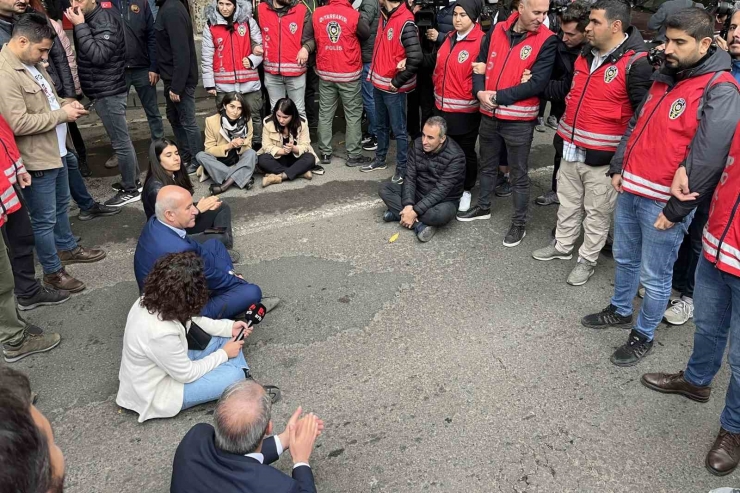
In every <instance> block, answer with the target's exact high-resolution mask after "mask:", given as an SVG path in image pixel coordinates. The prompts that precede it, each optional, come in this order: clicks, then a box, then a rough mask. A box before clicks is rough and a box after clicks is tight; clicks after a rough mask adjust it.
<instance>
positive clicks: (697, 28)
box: [665, 7, 714, 41]
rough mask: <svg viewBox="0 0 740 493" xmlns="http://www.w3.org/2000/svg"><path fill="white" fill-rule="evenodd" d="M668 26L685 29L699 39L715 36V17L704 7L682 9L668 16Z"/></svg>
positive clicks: (666, 24)
mask: <svg viewBox="0 0 740 493" xmlns="http://www.w3.org/2000/svg"><path fill="white" fill-rule="evenodd" d="M665 26H666V28H671V29H678V30H680V31H684V32H685V33H686V34H688V35H689V36H691V37H692V38H694V39H695V40H697V41H700V40H702V39H704V38H712V37H713V36H714V18H713V17H712V16H711V15H709V12H707V11H705V10H704V9H699V8H696V7H690V8H688V9H681V10H679V11H678V12H676V13H675V14H672V15H671V16H670V17H668V21H666V23H665Z"/></svg>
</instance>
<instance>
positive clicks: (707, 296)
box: [684, 255, 740, 433]
mask: <svg viewBox="0 0 740 493" xmlns="http://www.w3.org/2000/svg"><path fill="white" fill-rule="evenodd" d="M694 307H695V308H694V323H695V324H696V331H695V332H694V351H693V352H692V353H691V358H690V359H689V363H688V365H686V372H685V373H684V378H686V381H688V382H689V383H692V384H694V385H698V386H700V387H704V386H706V385H709V384H710V383H712V379H713V378H714V376H715V375H716V374H717V372H718V371H719V369H720V368H721V367H722V358H723V355H724V352H725V346H726V345H727V338H728V336H730V331H732V334H731V337H730V351H729V353H728V356H727V359H728V361H729V363H730V369H731V370H732V375H731V376H730V387H729V389H727V395H726V396H725V408H724V410H723V411H722V416H721V417H720V423H721V424H722V428H724V429H725V430H727V431H729V432H731V433H740V278H738V277H735V276H733V275H731V274H727V273H725V272H722V271H720V270H719V269H716V268H715V267H714V265H712V263H711V262H710V261H708V260H707V259H706V258H705V257H704V255H702V256H701V258H700V259H699V265H697V267H696V284H695V289H694Z"/></svg>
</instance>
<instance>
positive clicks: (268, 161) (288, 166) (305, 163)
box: [257, 152, 316, 180]
mask: <svg viewBox="0 0 740 493" xmlns="http://www.w3.org/2000/svg"><path fill="white" fill-rule="evenodd" d="M315 165H316V156H314V155H313V154H311V153H310V152H305V153H303V154H301V156H300V157H295V155H293V154H288V155H287V156H280V157H279V158H274V157H273V156H272V154H268V153H265V154H260V155H259V157H258V158H257V166H258V167H259V168H260V169H261V170H262V171H263V172H265V173H271V174H274V175H279V174H280V173H285V174H286V175H287V177H288V179H289V180H294V179H295V177H296V176H301V175H302V174H303V173H305V172H306V171H310V170H311V169H312V168H313V167H314V166H315Z"/></svg>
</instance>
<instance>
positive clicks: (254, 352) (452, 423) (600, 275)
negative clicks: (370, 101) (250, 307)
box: [14, 124, 740, 493]
mask: <svg viewBox="0 0 740 493" xmlns="http://www.w3.org/2000/svg"><path fill="white" fill-rule="evenodd" d="M143 125H144V127H145V126H146V125H145V124H143ZM551 138H552V131H548V132H547V134H538V135H537V136H536V141H535V147H534V149H533V152H532V156H531V159H530V162H531V166H532V167H533V168H542V167H544V166H548V165H551V160H552V151H551V148H550V146H549V141H550V139H551ZM337 139H338V140H341V139H342V135H341V134H339V135H338V136H337ZM145 146H146V143H143V144H142V145H140V146H138V148H139V149H142V148H144V147H145ZM342 149H343V147H342ZM390 155H391V156H392V155H393V153H392V152H391V154H390ZM140 156H143V154H142V155H140ZM327 170H328V171H327V174H326V175H325V176H323V177H316V178H314V179H313V180H312V181H310V182H308V181H305V180H301V181H299V182H295V183H288V184H283V185H279V186H273V187H269V188H267V189H264V190H262V189H261V188H260V187H259V186H257V187H256V188H255V190H253V191H251V192H243V191H240V190H237V189H234V190H230V191H229V192H228V193H227V194H225V196H224V200H225V201H227V202H228V203H229V204H230V205H231V207H232V209H233V212H234V223H235V234H236V245H237V249H238V250H239V251H240V252H241V254H242V256H243V262H242V264H241V265H240V266H239V270H240V271H241V272H243V273H244V274H245V278H247V279H248V280H250V281H252V282H255V283H257V284H259V285H260V286H261V287H262V289H263V291H264V292H265V293H266V294H269V295H274V296H279V297H280V298H282V300H283V302H282V304H281V305H280V307H279V308H278V309H276V310H275V311H274V312H273V313H271V314H270V315H269V316H268V317H266V319H265V321H264V322H263V323H262V324H261V325H259V326H258V327H257V328H256V330H255V332H254V333H253V335H252V336H250V338H249V339H248V341H247V344H246V345H245V353H246V357H247V360H248V362H249V364H250V366H251V367H252V371H253V374H254V375H255V378H256V379H257V380H258V381H260V382H262V383H270V384H274V385H278V386H280V387H281V389H282V391H283V399H282V401H281V402H280V403H278V404H277V405H276V406H274V408H273V420H274V422H275V426H276V429H277V430H282V427H283V425H284V423H285V421H286V420H287V418H288V417H289V416H290V414H291V413H292V411H293V410H294V409H295V408H296V407H297V406H298V405H302V406H303V407H304V409H305V410H307V411H313V412H316V413H317V414H318V415H319V416H320V417H322V418H323V419H324V421H325V422H326V429H325V432H324V434H323V435H322V437H321V438H320V439H319V440H318V445H317V449H316V450H315V452H314V454H313V456H312V457H311V466H312V468H313V471H314V474H315V475H316V480H317V483H318V488H319V491H321V492H326V493H328V492H335V493H339V492H344V493H354V492H416V491H440V492H442V491H445V492H496V491H507V492H509V491H512V492H519V491H529V492H535V491H542V492H555V491H587V492H596V491H624V492H659V491H666V492H707V491H709V490H710V489H712V488H716V487H720V486H733V485H738V484H740V481H738V478H739V477H740V475H739V474H738V473H735V474H733V475H730V476H727V477H725V478H715V477H714V476H712V475H710V474H709V473H708V472H707V471H706V470H705V469H704V457H705V454H706V452H707V450H708V449H709V447H710V446H711V444H712V442H713V440H714V437H715V435H716V433H717V431H718V427H719V421H718V419H719V414H720V411H721V409H722V406H723V402H724V395H725V389H726V387H727V382H728V371H727V369H726V368H723V370H722V371H721V372H720V374H719V375H718V377H717V379H716V381H715V383H714V387H715V389H716V390H715V394H714V395H713V397H712V399H711V400H710V401H709V403H707V404H699V403H696V402H692V401H689V400H687V399H685V398H682V397H678V396H665V395H661V394H657V393H655V392H652V391H650V390H648V389H646V388H644V387H643V386H642V385H640V383H639V378H640V375H641V374H642V373H644V372H648V371H677V370H680V369H682V368H683V367H684V365H685V363H686V361H687V359H688V357H689V354H690V352H691V347H692V335H693V325H692V324H687V325H686V326H684V327H675V328H667V327H665V326H662V327H661V328H659V329H658V331H657V336H656V339H657V341H658V342H657V345H656V347H655V349H654V351H653V353H652V354H651V355H650V356H649V357H647V359H646V360H645V361H644V362H643V363H641V364H640V365H639V366H637V367H633V368H626V369H624V368H617V367H615V366H613V365H612V364H611V363H610V362H609V355H610V354H611V353H612V351H613V350H614V349H615V348H616V347H617V346H619V345H620V344H622V343H623V342H624V341H625V340H626V337H627V331H624V330H618V329H613V330H604V331H596V330H590V329H586V328H584V327H582V326H581V325H580V323H579V319H580V317H581V316H583V315H585V314H587V313H591V312H594V311H598V310H600V309H602V308H603V307H604V306H606V304H607V303H608V301H609V297H610V296H611V293H612V282H613V275H614V264H613V261H612V260H611V259H609V258H604V257H602V258H601V259H600V262H599V266H598V267H597V270H596V274H595V275H594V276H593V278H592V279H591V280H590V281H589V282H588V283H587V284H586V285H585V286H582V287H578V288H574V287H570V286H568V285H566V284H565V279H566V277H567V275H568V273H569V271H570V269H571V268H572V267H573V265H574V262H575V259H574V260H572V261H552V262H547V263H544V262H537V261H535V260H533V259H532V258H531V252H532V251H533V250H534V249H536V248H539V247H541V246H543V245H545V244H546V243H547V241H548V240H549V231H550V229H551V228H552V226H553V225H554V221H555V214H556V209H555V207H548V208H541V207H537V206H535V205H534V204H533V205H532V206H531V220H530V222H529V223H528V226H527V236H526V238H525V240H524V241H523V243H522V244H521V245H520V246H519V247H516V248H505V247H503V246H502V240H503V236H504V234H505V233H506V230H507V229H508V226H509V217H510V214H511V199H510V198H509V199H495V201H494V214H493V217H492V218H491V220H490V221H476V222H473V223H460V222H453V224H450V225H449V227H447V228H445V229H443V230H441V231H440V232H439V233H438V234H437V235H436V236H435V237H434V239H433V240H432V241H431V242H430V243H428V244H420V243H419V242H418V241H417V240H416V238H415V237H414V235H413V234H412V233H411V232H409V231H405V230H401V228H400V227H399V226H398V225H396V224H384V223H383V222H382V221H381V218H380V217H381V214H382V212H383V207H382V206H381V203H380V201H379V199H378V198H377V193H376V192H377V187H378V184H379V182H380V181H382V180H386V179H388V178H389V177H390V175H391V174H392V173H393V169H392V167H391V168H389V169H388V170H386V171H378V172H376V173H370V174H364V173H360V172H359V171H357V170H356V169H350V168H347V167H345V166H344V162H343V161H342V160H341V159H338V158H337V159H335V160H334V162H333V163H332V165H331V166H328V167H327ZM531 176H532V181H533V187H532V200H534V198H535V197H536V196H537V195H538V194H539V193H541V192H542V191H543V190H545V189H546V188H547V187H549V182H550V169H549V168H542V169H538V170H534V171H532V173H531ZM112 181H113V177H108V178H92V179H90V180H89V185H90V188H91V190H92V191H93V193H94V194H95V195H96V196H97V197H98V198H107V197H108V196H109V195H110V194H111V191H110V189H109V188H108V187H109V186H110V183H111V182H112ZM205 192H207V189H206V187H204V186H203V185H200V186H199V187H198V192H197V193H196V198H200V196H202V195H203V194H204V193H205ZM72 214H73V215H76V212H75V211H74V210H73V211H72ZM143 222H144V213H143V210H142V206H141V204H140V203H136V204H133V205H131V206H127V207H125V209H124V211H123V212H122V213H121V214H120V215H118V216H115V217H113V218H104V219H96V220H94V221H89V222H84V223H83V222H79V221H77V220H76V219H73V229H74V230H75V232H76V233H77V234H79V235H81V236H82V238H83V239H82V244H83V245H85V246H101V247H103V248H105V249H106V250H107V251H108V257H107V258H106V259H105V260H104V261H102V262H99V263H96V264H91V265H74V266H71V267H69V271H70V273H72V274H73V275H75V276H77V277H79V278H80V279H82V280H83V281H85V282H86V283H87V285H88V288H87V290H85V291H84V292H83V293H81V294H79V295H76V296H74V297H73V299H72V300H70V301H69V302H67V303H65V304H63V305H61V306H58V307H48V308H40V309H37V310H34V311H32V312H27V313H28V318H29V319H30V320H31V321H32V322H34V323H36V324H38V325H41V326H43V327H45V328H48V329H50V330H55V331H59V332H60V333H61V334H62V336H63V340H62V344H61V345H60V346H59V347H58V348H57V349H55V350H54V351H52V352H50V353H48V354H47V355H43V356H34V357H30V358H27V359H25V360H23V361H22V362H19V363H17V364H15V365H14V367H15V368H18V369H21V370H23V371H25V372H27V373H28V374H29V375H30V377H31V381H32V384H33V387H34V389H35V390H36V391H38V392H39V393H40V397H39V402H38V407H39V408H40V409H41V410H42V411H43V412H44V413H45V414H46V415H47V416H48V417H49V419H50V420H51V423H52V425H53V427H54V431H55V433H56V437H57V442H58V443H59V445H60V446H61V448H62V450H63V451H64V454H65V456H66V461H67V483H66V487H67V491H68V492H70V493H82V492H85V493H88V492H114V493H129V492H130V493H139V492H166V491H168V489H169V482H170V475H171V464H172V458H173V455H174V451H175V448H176V447H177V444H178V442H179V440H180V439H181V438H182V436H183V435H184V434H185V433H186V432H187V430H188V429H189V428H190V427H191V426H193V425H194V424H195V423H198V422H210V421H211V420H212V414H213V409H214V405H213V404H210V405H203V406H198V407H196V408H194V409H191V410H188V411H186V412H183V413H181V414H180V415H179V416H177V417H175V418H173V419H166V420H152V421H149V422H147V423H145V424H139V423H138V422H137V421H136V415H135V414H133V413H130V412H127V411H123V410H121V409H119V408H118V406H116V404H115V394H116V391H117V387H118V367H119V362H120V357H121V341H122V336H123V330H124V325H125V321H126V315H127V313H128V310H129V309H130V307H131V305H132V304H133V303H134V302H135V300H136V297H137V289H136V283H135V281H134V274H133V268H132V263H133V253H134V248H135V245H136V239H137V236H138V233H139V231H140V229H141V227H142V224H143ZM396 232H400V236H399V238H398V240H397V241H395V242H393V243H389V241H388V240H389V238H390V237H391V236H392V235H393V234H394V233H396ZM287 455H288V454H286V456H285V457H283V458H282V459H281V460H280V462H279V463H277V467H280V468H281V469H283V470H285V471H289V470H290V466H291V463H290V458H289V457H287Z"/></svg>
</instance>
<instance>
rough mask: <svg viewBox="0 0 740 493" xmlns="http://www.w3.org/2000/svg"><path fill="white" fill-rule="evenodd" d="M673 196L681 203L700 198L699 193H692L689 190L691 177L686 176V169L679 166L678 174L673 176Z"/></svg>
mask: <svg viewBox="0 0 740 493" xmlns="http://www.w3.org/2000/svg"><path fill="white" fill-rule="evenodd" d="M671 195H673V196H674V197H676V198H677V199H678V200H680V201H681V202H686V201H689V200H696V199H697V198H698V197H699V193H698V192H692V191H691V190H689V175H687V174H686V168H684V167H683V166H679V167H678V169H677V170H676V174H674V175H673V183H671Z"/></svg>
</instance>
